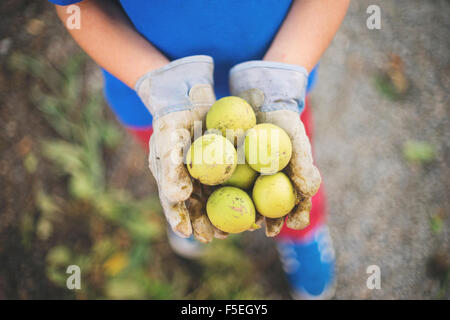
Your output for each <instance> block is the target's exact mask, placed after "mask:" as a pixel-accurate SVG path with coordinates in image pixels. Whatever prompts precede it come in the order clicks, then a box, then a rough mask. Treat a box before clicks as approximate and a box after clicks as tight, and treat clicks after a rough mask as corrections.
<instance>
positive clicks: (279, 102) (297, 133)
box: [230, 61, 321, 236]
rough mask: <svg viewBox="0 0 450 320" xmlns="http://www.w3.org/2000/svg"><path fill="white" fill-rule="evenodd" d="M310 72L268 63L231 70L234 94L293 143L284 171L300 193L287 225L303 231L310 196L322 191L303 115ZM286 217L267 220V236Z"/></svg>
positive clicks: (240, 66)
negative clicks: (289, 159) (283, 131)
mask: <svg viewBox="0 0 450 320" xmlns="http://www.w3.org/2000/svg"><path fill="white" fill-rule="evenodd" d="M307 80H308V73H307V71H306V70H305V69H304V68H302V67H300V66H296V65H290V64H285V63H277V62H269V61H249V62H244V63H241V64H238V65H236V66H234V67H233V68H232V69H231V70H230V90H231V94H232V95H236V96H240V97H242V98H244V99H245V100H247V102H249V103H250V105H251V106H252V107H253V109H254V111H255V113H256V119H257V122H258V123H264V122H268V123H272V124H275V125H277V126H279V127H281V128H282V129H284V130H285V131H286V133H287V134H288V135H289V137H290V138H291V141H292V158H291V161H290V162H289V164H288V166H287V167H286V168H285V170H284V171H285V172H286V173H287V175H288V176H289V178H290V179H291V181H292V182H293V185H294V188H295V189H296V191H297V196H298V199H297V202H298V203H297V205H296V206H295V207H294V209H293V210H292V212H290V213H289V214H288V218H287V220H286V225H287V226H288V227H289V228H291V229H297V230H300V229H303V228H306V227H307V226H308V225H309V212H310V211H311V197H312V196H313V195H314V194H315V193H316V192H317V190H318V189H319V186H320V183H321V178H320V174H319V171H318V170H317V168H316V167H315V166H314V164H313V157H312V152H311V144H310V142H309V139H308V136H307V135H306V132H305V128H304V126H303V123H302V122H301V120H300V113H301V112H302V111H303V108H304V103H305V93H306V85H307ZM284 220H285V217H281V218H277V219H270V218H265V222H266V235H267V236H275V235H277V234H278V233H279V232H280V231H281V228H282V226H283V224H284Z"/></svg>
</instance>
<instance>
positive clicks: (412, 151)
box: [403, 140, 436, 164]
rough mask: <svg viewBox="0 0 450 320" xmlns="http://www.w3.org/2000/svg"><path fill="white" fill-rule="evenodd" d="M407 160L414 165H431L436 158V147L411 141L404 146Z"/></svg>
mask: <svg viewBox="0 0 450 320" xmlns="http://www.w3.org/2000/svg"><path fill="white" fill-rule="evenodd" d="M403 155H404V157H405V159H406V160H407V161H409V162H413V163H421V164H425V163H430V162H432V161H433V160H434V159H435V158H436V152H435V150H434V147H433V146H432V145H431V144H429V143H428V142H422V141H416V140H410V141H407V142H406V143H405V144H404V145H403Z"/></svg>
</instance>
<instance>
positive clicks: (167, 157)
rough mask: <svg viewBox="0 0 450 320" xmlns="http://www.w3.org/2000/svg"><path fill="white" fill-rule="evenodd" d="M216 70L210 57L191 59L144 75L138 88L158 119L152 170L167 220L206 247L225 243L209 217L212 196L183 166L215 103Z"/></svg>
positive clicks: (178, 231) (152, 146) (152, 140)
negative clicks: (208, 202) (217, 240)
mask: <svg viewBox="0 0 450 320" xmlns="http://www.w3.org/2000/svg"><path fill="white" fill-rule="evenodd" d="M213 69H214V63H213V60H212V58H211V57H209V56H190V57H186V58H182V59H178V60H175V61H173V62H171V63H169V64H168V65H166V66H164V67H162V68H159V69H157V70H154V71H151V72H149V73H147V74H145V75H144V76H142V77H141V78H140V79H139V80H138V82H137V84H136V86H135V89H136V92H137V93H138V95H139V97H140V98H141V100H142V101H143V103H144V104H145V106H146V107H147V109H148V110H149V111H150V113H151V114H152V115H153V135H152V136H151V138H150V142H149V150H150V152H149V167H150V170H151V172H152V174H153V176H154V177H155V179H156V183H157V185H158V192H159V198H160V201H161V205H162V208H163V210H164V214H165V216H166V219H167V221H168V223H169V225H170V226H171V228H172V229H173V231H174V232H175V233H176V234H177V235H179V236H181V237H189V236H190V235H191V234H192V233H194V236H195V237H196V238H197V239H198V240H199V241H201V242H209V241H211V240H212V239H213V238H214V236H215V237H217V238H224V237H226V234H225V233H223V232H222V231H220V230H218V229H217V228H215V227H214V226H213V225H212V224H211V222H210V221H209V219H208V216H207V215H206V209H205V208H206V200H207V198H208V196H209V194H210V193H211V190H210V189H208V187H207V186H202V185H200V183H198V182H197V181H195V182H194V181H193V180H192V179H191V177H190V176H189V173H188V172H187V169H186V167H185V165H184V163H183V160H184V154H185V152H186V151H187V149H188V148H189V145H190V142H191V137H193V134H194V131H195V130H200V132H197V134H198V135H201V134H202V132H201V130H202V129H201V128H203V127H204V119H205V115H206V113H207V111H208V109H209V108H210V107H211V105H212V104H213V103H214V102H215V100H216V98H215V95H214V89H213ZM195 126H196V127H195ZM194 127H195V128H194Z"/></svg>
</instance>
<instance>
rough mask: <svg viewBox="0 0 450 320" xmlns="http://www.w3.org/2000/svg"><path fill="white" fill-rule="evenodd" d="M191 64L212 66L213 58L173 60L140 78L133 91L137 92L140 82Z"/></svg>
mask: <svg viewBox="0 0 450 320" xmlns="http://www.w3.org/2000/svg"><path fill="white" fill-rule="evenodd" d="M191 63H207V64H211V65H214V61H213V58H212V57H210V56H206V55H196V56H189V57H184V58H180V59H177V60H173V61H171V62H170V63H168V64H166V65H165V66H162V67H161V68H158V69H156V70H152V71H150V72H147V73H146V74H144V75H143V76H142V77H140V78H139V80H138V81H137V82H136V84H135V85H134V90H135V91H136V92H139V87H140V86H141V84H142V82H143V81H145V80H146V79H148V78H150V77H153V76H156V75H158V74H160V73H163V72H165V71H167V70H170V69H174V68H176V67H178V66H181V65H186V64H191Z"/></svg>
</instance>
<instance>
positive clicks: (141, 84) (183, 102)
mask: <svg viewBox="0 0 450 320" xmlns="http://www.w3.org/2000/svg"><path fill="white" fill-rule="evenodd" d="M213 70H214V63H213V59H212V58H211V57H210V56H204V55H197V56H190V57H185V58H181V59H177V60H174V61H172V62H170V63H169V64H167V65H165V66H163V67H161V68H159V69H156V70H152V71H150V72H148V73H146V74H144V75H143V76H142V77H141V78H140V79H139V80H138V81H137V83H136V85H135V90H136V92H137V94H138V96H139V97H140V98H141V100H142V102H143V103H144V105H145V106H146V107H147V109H148V110H149V111H150V113H151V114H152V115H153V117H154V119H157V118H158V117H162V116H164V115H166V114H169V113H172V112H178V111H183V110H189V109H192V108H195V107H197V106H200V105H202V104H205V103H206V102H207V103H210V104H212V103H213V102H210V100H211V101H214V100H215V99H214V90H213V82H214V81H213ZM199 92H200V94H199ZM192 97H200V98H202V99H200V100H202V101H192V99H191V98H192ZM194 100H195V99H194ZM197 100H199V99H198V98H197Z"/></svg>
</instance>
